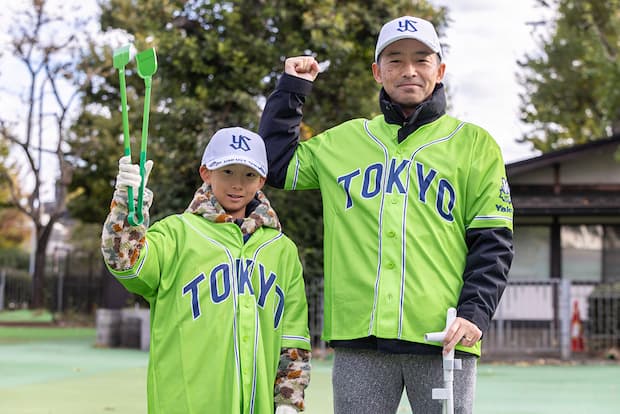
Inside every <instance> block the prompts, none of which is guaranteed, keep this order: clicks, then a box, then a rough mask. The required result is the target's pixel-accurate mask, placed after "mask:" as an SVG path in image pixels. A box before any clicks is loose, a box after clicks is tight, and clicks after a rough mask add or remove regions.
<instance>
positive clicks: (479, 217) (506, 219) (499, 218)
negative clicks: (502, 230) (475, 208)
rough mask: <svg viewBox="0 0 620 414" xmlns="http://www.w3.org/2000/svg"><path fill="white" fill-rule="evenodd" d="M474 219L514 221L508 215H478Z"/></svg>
mask: <svg viewBox="0 0 620 414" xmlns="http://www.w3.org/2000/svg"><path fill="white" fill-rule="evenodd" d="M474 220H505V221H510V222H512V218H510V217H506V216H476V217H474V219H473V220H472V221H474Z"/></svg>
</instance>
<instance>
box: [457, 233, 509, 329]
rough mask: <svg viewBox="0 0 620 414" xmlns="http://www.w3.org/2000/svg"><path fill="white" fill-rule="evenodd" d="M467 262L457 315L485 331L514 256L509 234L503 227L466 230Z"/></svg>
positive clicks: (506, 280) (506, 281) (504, 285)
mask: <svg viewBox="0 0 620 414" xmlns="http://www.w3.org/2000/svg"><path fill="white" fill-rule="evenodd" d="M465 237H466V242H467V247H468V253H467V262H466V264H465V271H464V272H463V289H462V290H461V296H460V297H459V303H458V307H457V315H458V316H459V317H461V318H464V319H467V320H468V321H470V322H473V323H475V324H476V326H478V328H480V330H481V331H482V334H483V335H484V333H485V332H486V331H487V330H488V328H489V324H490V323H491V319H492V318H493V314H494V313H495V310H496V309H497V305H498V303H499V300H500V298H501V297H502V294H503V293H504V289H505V288H506V284H507V283H508V271H509V270H510V265H511V263H512V258H513V256H514V247H513V243H512V231H510V230H509V229H506V228H501V227H499V228H483V229H470V230H467V234H466V236H465Z"/></svg>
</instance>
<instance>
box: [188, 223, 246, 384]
mask: <svg viewBox="0 0 620 414" xmlns="http://www.w3.org/2000/svg"><path fill="white" fill-rule="evenodd" d="M177 217H179V218H180V219H181V220H182V221H184V222H185V224H187V226H188V227H190V228H191V229H193V230H194V231H195V232H196V233H198V235H199V236H201V237H202V238H204V239H207V240H208V241H210V242H211V243H213V244H215V245H216V246H218V247H220V248H222V249H223V250H224V252H225V253H226V255H227V256H228V260H229V262H230V268H231V269H232V271H231V272H230V279H231V286H232V293H233V294H232V295H231V296H232V298H233V335H234V337H235V341H234V351H235V364H236V365H237V387H238V388H239V392H241V390H242V388H241V361H240V357H239V338H238V335H237V296H238V295H239V291H238V289H239V288H238V286H237V283H236V279H237V267H236V266H235V260H234V258H233V255H232V254H231V253H230V250H229V249H228V248H227V247H226V246H224V245H223V244H222V243H220V242H219V241H217V240H215V239H212V238H211V237H209V236H207V235H206V234H204V233H203V232H202V231H200V230H199V229H197V228H196V227H194V225H192V223H190V222H189V221H188V220H187V219H186V218H185V217H183V215H181V214H177Z"/></svg>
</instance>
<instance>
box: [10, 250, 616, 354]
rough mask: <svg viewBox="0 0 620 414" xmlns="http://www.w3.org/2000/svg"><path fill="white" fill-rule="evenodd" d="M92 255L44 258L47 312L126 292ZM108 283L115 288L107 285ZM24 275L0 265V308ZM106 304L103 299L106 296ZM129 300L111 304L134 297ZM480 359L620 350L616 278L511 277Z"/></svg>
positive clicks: (315, 286)
mask: <svg viewBox="0 0 620 414" xmlns="http://www.w3.org/2000/svg"><path fill="white" fill-rule="evenodd" d="M110 283H116V284H118V283H117V282H115V281H114V278H113V277H112V276H111V275H110V274H109V273H108V271H107V270H106V269H105V266H104V265H103V262H102V260H101V258H100V256H98V255H92V254H86V253H80V252H72V253H67V254H64V255H56V256H55V257H53V258H52V259H51V261H50V269H49V272H48V276H47V278H46V296H45V298H46V306H47V308H48V309H49V310H50V311H52V312H61V313H62V312H75V313H83V314H89V315H94V311H95V310H96V309H98V308H101V307H107V306H106V305H107V303H106V299H105V297H106V295H107V297H114V298H118V297H119V296H121V293H126V292H125V291H124V289H122V287H120V284H119V287H117V288H118V289H120V290H119V291H111V290H110ZM113 287H114V286H113ZM306 295H307V298H308V319H309V329H310V335H311V340H312V344H313V346H314V347H315V348H318V349H320V350H323V351H324V350H325V348H326V344H325V342H324V341H322V340H321V331H322V328H323V279H321V278H315V279H311V280H308V281H306ZM30 297H31V280H30V277H29V275H28V274H27V272H24V271H15V270H12V269H6V268H4V269H1V268H0V310H3V309H15V308H24V307H27V306H28V304H29V303H30ZM107 302H109V300H107ZM136 302H138V303H140V304H142V305H146V303H145V302H144V301H140V299H139V298H137V297H135V296H132V295H129V299H124V302H123V303H121V304H119V306H116V307H114V308H117V309H118V308H120V307H125V306H127V305H131V304H134V303H136ZM482 348H483V355H485V356H487V357H519V356H528V355H530V356H552V357H558V358H563V359H569V358H571V356H575V354H577V353H581V354H583V355H598V356H604V355H611V354H610V353H611V352H613V353H614V355H616V357H618V356H620V283H616V284H615V285H614V284H600V283H581V282H571V281H568V280H564V279H550V280H546V281H513V282H510V283H509V285H508V287H507V288H506V291H505V292H504V295H503V297H502V300H501V302H500V305H499V307H498V309H497V312H496V314H495V316H494V318H493V320H492V322H491V326H490V328H489V330H488V332H486V334H485V337H484V338H483V345H482Z"/></svg>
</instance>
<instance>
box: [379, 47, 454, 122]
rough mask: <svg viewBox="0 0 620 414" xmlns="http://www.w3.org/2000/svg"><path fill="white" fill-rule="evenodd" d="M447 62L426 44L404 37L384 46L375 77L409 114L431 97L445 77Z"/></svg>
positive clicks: (406, 113) (393, 99)
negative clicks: (442, 61)
mask: <svg viewBox="0 0 620 414" xmlns="http://www.w3.org/2000/svg"><path fill="white" fill-rule="evenodd" d="M445 70H446V65H445V64H444V63H441V62H439V56H437V54H436V53H434V52H433V51H432V50H431V49H429V48H428V46H426V45H425V44H424V43H422V42H419V41H417V40H415V39H401V40H397V41H396V42H394V43H392V44H390V45H389V46H388V47H386V48H385V49H383V51H382V52H381V55H380V56H379V62H378V63H373V64H372V74H373V76H374V77H375V80H376V81H377V82H378V83H380V84H382V85H383V88H384V89H385V91H386V92H387V94H388V95H389V96H390V98H392V101H394V102H396V103H397V104H399V105H400V106H401V107H402V108H403V111H404V112H405V115H406V116H408V115H410V114H411V113H412V112H413V111H414V109H415V107H416V106H417V105H418V104H420V103H421V102H423V101H424V100H425V99H427V98H428V97H429V96H430V95H431V94H432V93H433V90H434V89H435V85H436V84H437V83H439V82H441V80H442V79H443V75H444V72H445Z"/></svg>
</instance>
